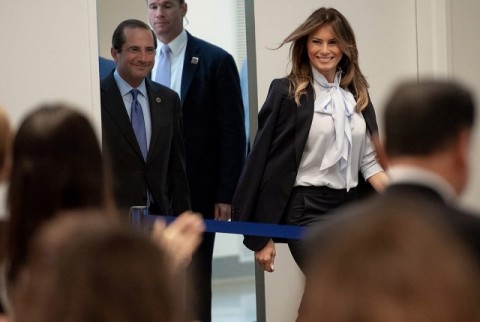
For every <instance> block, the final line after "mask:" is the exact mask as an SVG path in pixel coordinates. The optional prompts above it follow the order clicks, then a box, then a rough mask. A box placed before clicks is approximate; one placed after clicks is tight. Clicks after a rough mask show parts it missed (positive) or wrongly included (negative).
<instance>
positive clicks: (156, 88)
mask: <svg viewBox="0 0 480 322" xmlns="http://www.w3.org/2000/svg"><path fill="white" fill-rule="evenodd" d="M147 86H148V87H149V88H150V90H151V91H152V92H154V93H157V94H162V95H165V96H178V94H177V92H175V91H174V90H173V89H171V88H169V87H167V86H164V85H162V84H159V83H157V82H154V81H152V80H149V79H147Z"/></svg>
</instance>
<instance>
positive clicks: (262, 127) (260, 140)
mask: <svg viewBox="0 0 480 322" xmlns="http://www.w3.org/2000/svg"><path fill="white" fill-rule="evenodd" d="M281 81H282V80H273V81H272V83H271V84H270V88H269V90H268V95H267V98H266V100H265V103H264V104H263V106H262V108H261V110H260V112H259V114H258V131H257V134H256V136H255V141H254V143H253V147H252V150H251V151H250V155H249V156H248V159H247V162H246V164H245V167H244V168H243V171H242V174H241V176H240V179H239V181H238V185H237V188H236V190H235V194H234V196H233V201H232V220H234V221H255V213H254V212H255V208H256V203H257V196H258V191H259V189H260V187H261V183H262V181H263V173H264V169H265V166H266V164H267V162H268V154H269V150H270V146H271V144H272V140H273V135H274V132H275V126H276V120H277V117H278V114H279V110H280V104H281V101H282V99H283V95H284V92H283V91H282V88H284V87H285V86H284V84H282V82H281ZM287 90H288V87H287Z"/></svg>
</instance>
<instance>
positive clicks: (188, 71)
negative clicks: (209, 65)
mask: <svg viewBox="0 0 480 322" xmlns="http://www.w3.org/2000/svg"><path fill="white" fill-rule="evenodd" d="M200 49H201V48H200V47H199V46H197V43H196V41H195V38H194V37H193V36H192V35H190V34H189V33H188V32H187V48H186V49H185V60H184V62H183V73H182V89H181V95H180V101H181V104H182V106H183V103H184V102H185V96H187V93H188V89H189V88H190V85H191V84H192V79H193V76H194V75H195V72H196V71H197V69H198V66H199V63H200V59H201V57H200Z"/></svg>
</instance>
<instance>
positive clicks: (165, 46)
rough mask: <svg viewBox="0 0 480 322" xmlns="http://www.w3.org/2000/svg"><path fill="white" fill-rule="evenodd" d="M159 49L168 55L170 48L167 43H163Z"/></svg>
mask: <svg viewBox="0 0 480 322" xmlns="http://www.w3.org/2000/svg"><path fill="white" fill-rule="evenodd" d="M160 51H161V52H162V55H169V54H170V52H171V51H172V50H171V49H170V46H169V45H163V46H162V49H160Z"/></svg>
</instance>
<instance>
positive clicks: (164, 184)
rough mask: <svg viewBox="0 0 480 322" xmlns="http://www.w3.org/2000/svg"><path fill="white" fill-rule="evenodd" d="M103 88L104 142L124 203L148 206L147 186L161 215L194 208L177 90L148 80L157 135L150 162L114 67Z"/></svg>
mask: <svg viewBox="0 0 480 322" xmlns="http://www.w3.org/2000/svg"><path fill="white" fill-rule="evenodd" d="M100 87H101V105H102V145H103V150H104V154H107V158H108V159H109V161H110V164H111V167H112V171H111V172H112V174H113V183H114V195H115V199H116V201H117V204H118V205H119V207H120V208H129V207H131V206H138V205H145V204H146V201H147V187H148V190H149V191H150V192H151V194H152V196H153V198H154V200H155V203H156V207H157V208H158V211H159V212H160V213H161V214H163V215H171V214H173V215H178V214H180V213H181V212H183V211H185V210H188V209H190V192H189V188H188V181H187V176H186V171H185V150H184V146H183V136H182V115H181V110H180V100H179V97H178V95H177V93H175V92H174V91H172V90H171V89H169V88H167V87H165V86H162V85H160V84H158V83H155V82H153V81H150V80H149V79H146V87H147V94H148V101H149V105H150V115H151V119H152V136H151V140H150V147H149V150H148V155H147V160H146V161H145V160H143V157H142V154H141V151H140V147H139V145H138V143H137V139H136V137H135V133H134V132H133V128H132V125H131V122H130V119H129V117H128V114H127V111H126V110H125V105H124V103H123V99H122V97H121V94H120V90H119V89H118V86H117V83H116V81H115V78H114V77H113V72H112V73H110V75H109V76H107V77H106V78H105V79H104V80H102V82H101V85H100Z"/></svg>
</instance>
